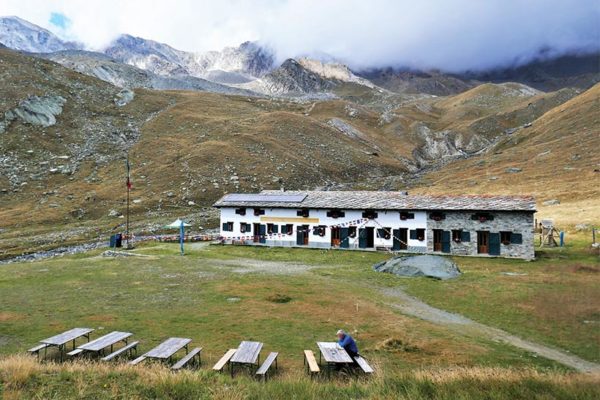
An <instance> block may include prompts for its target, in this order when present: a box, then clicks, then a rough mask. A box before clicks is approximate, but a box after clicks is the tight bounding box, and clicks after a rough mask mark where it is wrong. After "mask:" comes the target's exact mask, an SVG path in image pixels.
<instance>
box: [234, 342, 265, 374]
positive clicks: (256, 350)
mask: <svg viewBox="0 0 600 400" xmlns="http://www.w3.org/2000/svg"><path fill="white" fill-rule="evenodd" d="M262 347H263V344H262V343H261V342H248V341H243V342H242V343H240V345H239V347H238V348H237V350H236V351H235V354H234V355H233V357H231V359H230V360H229V365H230V368H229V369H230V370H231V376H232V377H233V366H234V365H235V364H240V365H248V366H254V365H256V366H257V367H258V364H260V351H261V350H262Z"/></svg>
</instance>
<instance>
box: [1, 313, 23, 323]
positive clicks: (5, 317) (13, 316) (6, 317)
mask: <svg viewBox="0 0 600 400" xmlns="http://www.w3.org/2000/svg"><path fill="white" fill-rule="evenodd" d="M22 319H25V315H24V314H19V313H15V312H10V311H0V322H9V321H19V320H22Z"/></svg>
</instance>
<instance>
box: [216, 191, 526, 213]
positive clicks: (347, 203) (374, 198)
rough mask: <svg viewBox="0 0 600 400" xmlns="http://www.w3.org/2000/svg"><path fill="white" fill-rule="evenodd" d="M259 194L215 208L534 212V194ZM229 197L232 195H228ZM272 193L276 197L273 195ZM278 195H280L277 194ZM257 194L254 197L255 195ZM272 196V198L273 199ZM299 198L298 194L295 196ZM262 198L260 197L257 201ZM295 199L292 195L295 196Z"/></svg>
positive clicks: (235, 198) (228, 200)
mask: <svg viewBox="0 0 600 400" xmlns="http://www.w3.org/2000/svg"><path fill="white" fill-rule="evenodd" d="M260 195H261V196H260V197H254V196H250V197H248V199H247V200H246V201H242V200H241V199H243V197H242V196H240V195H239V194H237V195H235V196H232V195H225V196H223V197H222V198H221V199H220V200H219V201H217V202H216V203H215V204H214V206H215V207H250V208H251V207H263V208H313V209H314V208H318V209H332V208H339V209H346V210H365V209H373V210H473V211H485V210H489V211H535V199H534V198H533V197H531V196H483V195H477V196H475V195H472V196H471V195H465V196H450V195H441V196H437V195H411V194H406V193H405V192H374V191H371V192H366V191H337V192H335V191H331V192H328V191H286V192H281V191H279V190H263V191H262V192H260ZM285 195H306V197H304V200H302V201H299V202H292V201H286V200H285ZM228 196H229V198H228ZM271 196H273V197H271ZM275 196H277V197H275ZM252 197H254V199H253V198H252ZM270 197H271V198H270ZM296 198H298V197H296ZM256 199H259V200H256ZM292 199H293V197H292Z"/></svg>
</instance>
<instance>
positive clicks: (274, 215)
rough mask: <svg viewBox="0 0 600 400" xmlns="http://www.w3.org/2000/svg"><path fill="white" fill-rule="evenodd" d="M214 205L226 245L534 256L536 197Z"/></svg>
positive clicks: (253, 199) (303, 198)
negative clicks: (218, 213)
mask: <svg viewBox="0 0 600 400" xmlns="http://www.w3.org/2000/svg"><path fill="white" fill-rule="evenodd" d="M214 206H215V207H217V208H219V210H220V214H221V216H220V220H221V224H220V226H221V232H220V236H221V238H222V240H223V242H224V243H232V244H233V243H236V244H247V245H263V246H279V247H296V246H298V247H313V248H327V249H329V248H340V249H356V250H391V251H397V252H407V253H430V254H437V253H439V254H455V255H462V256H495V257H509V258H522V259H533V258H534V257H535V253H534V244H533V241H534V217H533V216H534V213H535V200H534V199H533V198H531V197H517V196H424V195H408V194H407V193H405V192H349V191H348V192H334V191H331V192H327V191H307V192H280V191H263V192H261V193H259V194H229V195H225V196H224V197H223V198H221V199H220V200H219V201H218V202H217V203H215V205H214Z"/></svg>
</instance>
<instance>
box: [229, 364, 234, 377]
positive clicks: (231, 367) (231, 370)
mask: <svg viewBox="0 0 600 400" xmlns="http://www.w3.org/2000/svg"><path fill="white" fill-rule="evenodd" d="M234 365H235V363H232V362H231V361H230V362H229V372H231V377H232V378H233V367H234Z"/></svg>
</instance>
